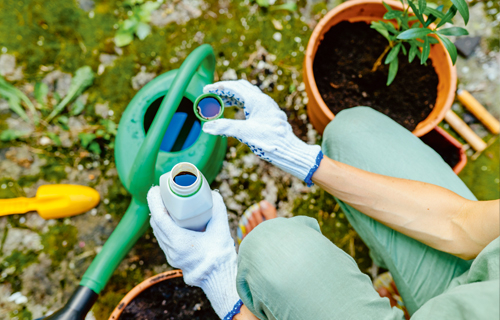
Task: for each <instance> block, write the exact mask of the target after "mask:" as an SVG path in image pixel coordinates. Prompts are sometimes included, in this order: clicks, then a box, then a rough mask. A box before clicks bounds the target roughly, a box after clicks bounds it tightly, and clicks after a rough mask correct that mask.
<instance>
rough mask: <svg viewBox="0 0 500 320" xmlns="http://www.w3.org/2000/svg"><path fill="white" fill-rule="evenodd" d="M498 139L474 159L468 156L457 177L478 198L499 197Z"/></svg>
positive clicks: (499, 156) (499, 155) (489, 198)
mask: <svg viewBox="0 0 500 320" xmlns="http://www.w3.org/2000/svg"><path fill="white" fill-rule="evenodd" d="M499 158H500V141H499V140H498V138H497V139H496V141H495V142H494V143H493V144H492V145H491V146H489V147H488V148H487V149H486V150H484V151H483V152H482V153H481V155H480V156H479V157H478V158H477V159H476V160H475V161H474V160H471V159H470V158H469V160H468V162H467V165H466V166H465V168H464V169H463V170H462V172H460V174H459V177H460V178H461V179H462V180H463V181H464V182H465V184H466V185H467V187H469V189H470V190H471V191H472V193H474V195H475V196H476V197H477V198H478V199H479V200H494V199H498V198H500V184H499V179H500V159H499Z"/></svg>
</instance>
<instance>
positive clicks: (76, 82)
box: [45, 66, 94, 123]
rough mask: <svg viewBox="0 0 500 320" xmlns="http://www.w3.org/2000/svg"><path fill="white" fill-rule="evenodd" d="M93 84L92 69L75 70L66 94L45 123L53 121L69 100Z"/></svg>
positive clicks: (85, 67)
mask: <svg viewBox="0 0 500 320" xmlns="http://www.w3.org/2000/svg"><path fill="white" fill-rule="evenodd" d="M93 82H94V72H92V68H90V67H89V66H84V67H81V68H79V69H78V70H76V72H75V76H74V77H73V79H71V84H70V86H69V90H68V94H67V95H66V96H65V97H64V99H63V100H62V101H61V102H59V104H58V105H57V106H56V107H55V108H54V110H52V112H51V113H50V115H49V116H48V117H47V119H45V121H46V122H47V123H49V122H50V121H51V120H52V119H54V117H55V116H57V115H58V114H59V113H60V112H61V111H62V110H63V109H64V108H65V107H66V105H67V104H68V103H69V102H70V101H71V100H73V99H74V98H76V97H77V96H79V95H80V94H81V93H82V92H83V91H84V90H85V89H87V87H89V86H90V85H92V83H93Z"/></svg>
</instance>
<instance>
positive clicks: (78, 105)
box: [69, 99, 85, 116]
mask: <svg viewBox="0 0 500 320" xmlns="http://www.w3.org/2000/svg"><path fill="white" fill-rule="evenodd" d="M84 108H85V104H84V103H83V102H82V100H80V99H76V101H75V103H73V105H72V106H71V110H70V111H69V113H70V114H71V115H72V116H77V115H79V114H80V113H82V111H83V109H84Z"/></svg>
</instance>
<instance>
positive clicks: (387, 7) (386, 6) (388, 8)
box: [382, 1, 395, 11]
mask: <svg viewBox="0 0 500 320" xmlns="http://www.w3.org/2000/svg"><path fill="white" fill-rule="evenodd" d="M382 4H383V5H384V7H385V8H386V9H387V11H395V10H393V9H392V8H391V6H390V5H388V4H387V3H385V2H384V1H382Z"/></svg>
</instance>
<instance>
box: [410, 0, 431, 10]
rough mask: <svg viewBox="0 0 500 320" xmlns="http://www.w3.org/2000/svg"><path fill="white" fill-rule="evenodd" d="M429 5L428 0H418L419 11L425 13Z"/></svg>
mask: <svg viewBox="0 0 500 320" xmlns="http://www.w3.org/2000/svg"><path fill="white" fill-rule="evenodd" d="M408 1H411V0H408ZM426 7H427V2H426V1H425V0H418V11H419V12H421V13H423V12H425V8H426Z"/></svg>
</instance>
